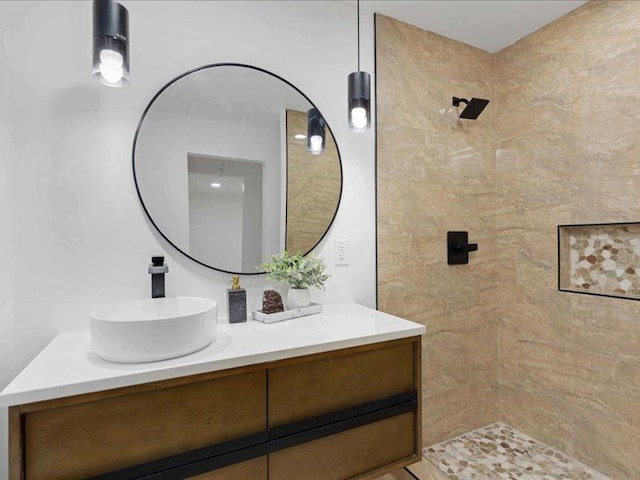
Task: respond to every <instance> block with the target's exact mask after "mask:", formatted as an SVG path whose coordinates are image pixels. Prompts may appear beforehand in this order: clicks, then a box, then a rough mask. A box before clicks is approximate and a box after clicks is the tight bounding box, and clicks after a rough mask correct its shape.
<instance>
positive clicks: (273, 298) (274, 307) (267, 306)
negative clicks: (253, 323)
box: [262, 290, 284, 314]
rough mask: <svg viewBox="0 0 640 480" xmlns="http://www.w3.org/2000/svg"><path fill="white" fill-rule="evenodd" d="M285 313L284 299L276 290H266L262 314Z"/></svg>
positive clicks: (263, 297)
mask: <svg viewBox="0 0 640 480" xmlns="http://www.w3.org/2000/svg"><path fill="white" fill-rule="evenodd" d="M279 312H284V304H283V303H282V297H281V296H280V294H279V293H278V292H276V291H275V290H265V291H264V293H263V294H262V313H267V314H269V313H279Z"/></svg>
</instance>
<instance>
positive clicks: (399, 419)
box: [269, 412, 416, 480]
mask: <svg viewBox="0 0 640 480" xmlns="http://www.w3.org/2000/svg"><path fill="white" fill-rule="evenodd" d="M414 423H415V413H413V412H410V413H405V414H402V415H398V416H396V417H392V418H388V419H386V420H382V421H379V422H375V423H371V424H369V425H364V426H362V427H358V428H355V429H353V430H348V431H346V432H342V433H339V434H336V435H331V436H329V437H325V438H321V439H319V440H314V441H312V442H309V443H305V444H302V445H298V446H295V447H292V448H288V449H286V450H282V451H279V452H275V453H273V454H271V455H270V456H269V479H270V480H294V479H304V480H344V479H347V478H362V479H365V478H375V476H379V475H382V474H384V473H387V472H389V471H392V470H394V469H396V468H399V466H400V464H401V463H404V464H409V463H412V462H415V461H416V459H415V457H414V455H413V451H414V435H413V432H414Z"/></svg>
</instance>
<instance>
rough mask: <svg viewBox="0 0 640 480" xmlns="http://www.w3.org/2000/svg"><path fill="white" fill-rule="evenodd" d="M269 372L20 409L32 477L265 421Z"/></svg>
mask: <svg viewBox="0 0 640 480" xmlns="http://www.w3.org/2000/svg"><path fill="white" fill-rule="evenodd" d="M265 402H266V373H265V372H255V373H249V374H243V375H238V376H231V377H224V378H220V379H214V380H208V381H204V382H195V383H191V384H186V385H178V386H173V387H168V388H162V389H159V390H155V391H150V392H140V393H134V394H129V395H124V396H122V397H115V398H108V399H103V400H96V401H92V402H87V403H81V404H74V405H70V406H67V407H59V408H55V409H51V410H41V411H36V412H32V413H27V414H26V415H25V428H24V432H25V439H26V440H25V463H26V471H27V474H28V479H29V480H39V479H42V480H57V479H60V480H63V479H64V480H70V479H75V478H84V477H87V476H90V475H96V474H99V473H105V472H108V471H111V470H115V469H118V468H122V467H126V466H131V465H136V464H139V463H143V462H146V461H150V460H154V459H157V458H162V457H165V456H169V455H172V454H176V453H180V452H184V451H188V450H193V449H196V448H199V447H204V446H207V445H211V444H215V443H218V442H222V441H225V440H230V439H233V438H237V437H241V436H244V435H248V434H251V433H256V432H259V431H262V430H264V429H265V428H266V412H265Z"/></svg>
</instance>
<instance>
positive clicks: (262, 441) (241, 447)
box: [88, 431, 269, 480]
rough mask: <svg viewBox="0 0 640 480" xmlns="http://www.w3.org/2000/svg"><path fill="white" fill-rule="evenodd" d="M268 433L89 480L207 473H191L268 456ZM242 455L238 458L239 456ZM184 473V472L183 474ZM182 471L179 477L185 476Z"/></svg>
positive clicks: (174, 476)
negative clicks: (190, 468)
mask: <svg viewBox="0 0 640 480" xmlns="http://www.w3.org/2000/svg"><path fill="white" fill-rule="evenodd" d="M268 445H269V432H268V431H264V432H260V433H254V434H252V435H247V436H245V437H241V438H235V439H233V440H229V441H227V442H222V443H216V444H215V445H209V446H207V447H203V448H198V449H197V450H190V451H188V452H184V453H179V454H177V455H171V456H169V457H164V458H160V459H158V460H153V461H151V462H147V463H142V464H140V465H135V466H132V467H126V468H123V469H121V470H117V471H115V472H110V473H107V474H104V475H96V476H94V477H91V478H89V479H88V480H133V479H142V478H144V479H147V478H148V479H151V478H153V479H160V478H167V479H169V478H174V479H175V478H187V477H183V476H180V475H173V476H158V475H164V474H166V473H167V472H169V473H170V472H174V473H175V470H176V468H181V467H184V468H186V467H191V465H192V464H195V465H197V466H196V467H195V468H197V469H198V470H200V469H202V468H203V466H205V465H206V468H208V469H207V470H201V471H197V472H196V471H191V470H189V473H190V474H191V475H189V476H193V475H196V474H200V473H204V472H207V471H211V470H215V469H218V468H222V467H226V466H228V465H233V464H234V463H239V462H243V461H245V460H251V459H252V458H256V457H260V456H262V455H265V454H267V453H269V452H268V451H267V450H268V449H267V447H268ZM240 452H242V454H241V455H239V453H240ZM185 472H186V470H185ZM185 472H183V471H182V470H180V472H178V473H185Z"/></svg>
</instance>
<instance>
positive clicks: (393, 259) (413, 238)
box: [376, 15, 498, 445]
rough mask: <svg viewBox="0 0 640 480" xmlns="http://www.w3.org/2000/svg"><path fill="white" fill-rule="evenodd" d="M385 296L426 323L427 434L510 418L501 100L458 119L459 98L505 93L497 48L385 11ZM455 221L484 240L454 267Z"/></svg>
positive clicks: (380, 49) (381, 61) (381, 128)
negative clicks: (501, 256) (501, 287)
mask: <svg viewBox="0 0 640 480" xmlns="http://www.w3.org/2000/svg"><path fill="white" fill-rule="evenodd" d="M376 39H377V40H376V52H377V53H376V55H377V76H376V79H377V92H378V95H377V99H378V100H377V102H378V104H377V114H378V159H377V162H378V163H377V171H378V175H377V187H378V188H377V189H378V198H377V205H378V306H379V308H380V309H381V310H383V311H386V312H390V313H394V314H396V315H400V316H402V317H405V318H408V319H410V320H414V321H416V322H420V323H423V324H424V325H426V327H427V334H426V336H425V339H424V361H425V365H426V368H423V375H424V378H423V386H424V387H423V405H424V406H423V441H424V443H425V445H430V444H432V443H435V442H437V441H440V440H443V439H445V438H448V437H452V436H456V435H459V434H461V433H463V432H466V431H468V430H473V429H475V428H478V427H480V426H482V425H486V424H488V423H492V422H494V421H496V420H497V418H498V392H497V374H496V371H497V343H496V332H497V321H496V320H497V318H496V305H497V296H496V295H497V291H496V248H495V245H496V233H495V231H496V230H495V226H494V221H493V218H492V215H493V211H492V206H493V204H494V203H495V171H496V170H495V155H494V140H493V138H494V134H493V118H494V114H495V111H496V110H495V108H493V107H492V106H491V105H490V106H489V107H487V109H486V110H485V112H484V113H483V114H482V117H481V118H482V121H479V122H465V123H464V124H463V123H462V122H459V121H458V122H457V121H455V117H454V121H452V119H451V117H450V116H447V115H443V114H442V113H441V112H440V110H443V109H447V108H449V107H451V98H452V97H453V96H459V97H464V96H471V95H473V96H478V97H482V98H490V99H492V98H494V92H493V77H492V71H493V70H492V65H493V61H492V58H491V55H489V54H488V53H486V52H484V51H482V50H478V49H476V48H472V47H469V46H467V45H463V44H461V43H459V42H455V41H453V40H449V39H447V38H444V37H441V36H439V35H435V34H433V33H429V32H425V31H424V30H420V29H418V28H416V27H412V26H409V25H407V24H405V23H401V22H398V21H396V20H393V19H391V18H389V17H384V16H381V15H377V16H376ZM448 230H468V231H469V232H470V235H471V237H470V241H472V242H477V243H478V244H479V245H480V249H479V251H478V252H474V253H472V254H471V263H470V264H469V265H458V266H455V267H449V266H447V249H446V238H447V231H448Z"/></svg>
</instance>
